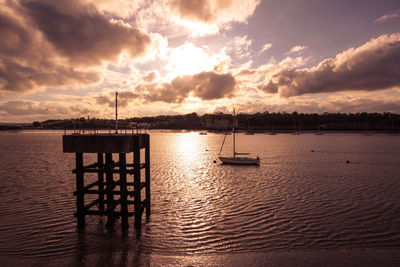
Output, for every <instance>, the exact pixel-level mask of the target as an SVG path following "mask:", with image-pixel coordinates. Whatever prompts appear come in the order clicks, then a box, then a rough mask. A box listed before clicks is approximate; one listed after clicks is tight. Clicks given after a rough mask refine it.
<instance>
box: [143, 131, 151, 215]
mask: <svg viewBox="0 0 400 267" xmlns="http://www.w3.org/2000/svg"><path fill="white" fill-rule="evenodd" d="M144 157H145V179H146V180H145V184H146V188H145V190H146V217H149V216H150V213H151V210H150V136H148V135H147V136H146V146H145V156H144Z"/></svg>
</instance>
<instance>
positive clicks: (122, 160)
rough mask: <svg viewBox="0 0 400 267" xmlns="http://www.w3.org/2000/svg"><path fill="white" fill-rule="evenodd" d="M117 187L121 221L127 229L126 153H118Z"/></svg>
mask: <svg viewBox="0 0 400 267" xmlns="http://www.w3.org/2000/svg"><path fill="white" fill-rule="evenodd" d="M119 187H120V191H121V223H122V228H123V229H128V227H129V224H128V187H127V183H126V154H125V153H119Z"/></svg>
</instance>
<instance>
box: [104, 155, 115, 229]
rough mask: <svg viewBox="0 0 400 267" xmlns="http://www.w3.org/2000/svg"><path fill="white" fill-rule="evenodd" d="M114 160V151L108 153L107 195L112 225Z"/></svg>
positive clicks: (108, 216)
mask: <svg viewBox="0 0 400 267" xmlns="http://www.w3.org/2000/svg"><path fill="white" fill-rule="evenodd" d="M113 165H114V162H113V159H112V153H106V196H107V223H106V224H107V225H112V224H113V222H114V215H113V211H114V194H113V189H114V181H113V173H112V169H113V167H114V166H113Z"/></svg>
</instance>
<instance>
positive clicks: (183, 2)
mask: <svg viewBox="0 0 400 267" xmlns="http://www.w3.org/2000/svg"><path fill="white" fill-rule="evenodd" d="M171 8H172V9H173V10H175V11H177V12H178V13H179V14H180V15H181V17H183V18H187V19H195V20H200V21H204V22H212V21H213V20H215V16H216V15H217V14H215V12H213V10H212V7H211V3H210V1H209V0H197V1H191V0H175V1H171Z"/></svg>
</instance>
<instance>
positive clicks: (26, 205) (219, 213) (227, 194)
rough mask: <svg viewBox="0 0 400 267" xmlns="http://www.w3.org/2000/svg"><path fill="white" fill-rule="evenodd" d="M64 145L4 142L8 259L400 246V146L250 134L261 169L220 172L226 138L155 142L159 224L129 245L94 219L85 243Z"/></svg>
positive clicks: (42, 138)
mask: <svg viewBox="0 0 400 267" xmlns="http://www.w3.org/2000/svg"><path fill="white" fill-rule="evenodd" d="M61 134H62V133H61V132H57V131H43V132H0V151H2V153H1V155H0V177H1V180H0V197H1V199H0V210H1V215H0V240H1V241H0V255H15V256H24V257H32V258H40V257H54V256H66V255H67V256H68V255H75V256H77V255H78V256H79V255H81V253H82V254H84V255H90V253H96V252H98V251H103V250H105V251H115V250H117V251H120V250H121V249H122V250H124V249H126V250H129V251H140V252H142V253H156V254H160V255H193V254H208V253H229V252H257V251H274V250H282V249H283V250H285V249H300V248H301V249H327V248H328V249H329V248H344V249H350V248H355V247H356V248H399V246H400V202H399V201H398V200H399V199H400V176H399V173H400V136H389V135H373V136H363V135H357V134H325V135H323V136H315V135H313V134H303V135H299V136H294V135H288V134H279V135H277V136H270V135H264V134H256V135H254V136H246V135H244V134H239V143H238V150H240V151H249V152H252V153H253V154H255V155H259V156H260V158H261V165H260V166H258V167H254V166H252V167H237V166H225V165H221V164H219V163H218V164H215V163H213V160H214V159H216V158H217V151H218V149H219V146H220V144H221V141H222V138H223V136H222V135H217V134H208V135H206V136H200V135H198V133H195V132H192V133H183V132H182V133H179V132H178V133H177V132H160V131H153V132H152V133H151V144H152V147H151V158H152V167H151V173H152V189H151V190H152V203H151V204H152V215H151V217H150V219H149V220H148V221H147V222H146V223H145V224H144V225H143V227H142V230H141V232H140V233H135V230H133V228H132V229H131V230H130V233H129V236H128V237H127V236H125V235H124V234H122V233H121V231H120V225H119V222H118V223H117V224H116V225H115V226H114V227H113V228H112V229H106V228H105V226H104V225H105V218H99V217H95V216H93V217H88V219H87V221H88V226H87V227H86V229H85V230H84V232H79V231H77V229H76V221H75V218H74V217H73V213H74V212H75V199H74V196H73V195H72V192H73V191H74V189H75V188H74V187H75V180H74V176H73V174H72V173H71V170H72V169H73V165H74V155H71V154H63V153H62V152H61V149H62V145H61ZM227 144H228V147H227V148H226V150H225V151H224V152H223V153H225V154H229V153H230V147H229V146H230V144H229V140H228V143H227ZM311 150H313V151H314V152H311ZM129 157H130V159H131V155H130V156H128V160H129ZM93 158H94V156H93V155H90V156H88V157H86V158H85V160H87V161H89V160H90V159H93ZM346 160H349V161H350V163H349V164H346V162H345V161H346ZM131 220H132V219H131ZM132 222H133V221H132ZM132 222H131V224H133V223H132ZM79 257H80V256H79ZM79 257H78V258H79ZM82 257H84V256H82Z"/></svg>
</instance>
